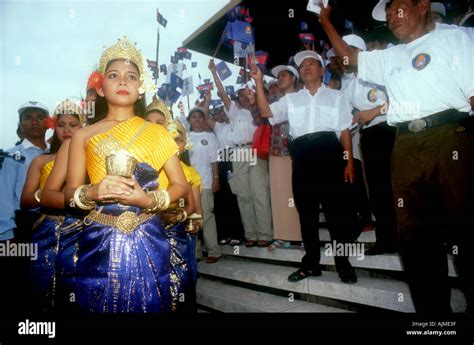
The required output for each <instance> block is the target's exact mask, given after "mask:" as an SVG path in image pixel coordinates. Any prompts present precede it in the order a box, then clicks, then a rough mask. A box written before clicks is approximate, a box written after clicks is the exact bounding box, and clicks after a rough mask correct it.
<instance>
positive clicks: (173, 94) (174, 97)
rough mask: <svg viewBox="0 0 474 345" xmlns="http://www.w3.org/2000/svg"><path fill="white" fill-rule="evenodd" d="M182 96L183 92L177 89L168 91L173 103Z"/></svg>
mask: <svg viewBox="0 0 474 345" xmlns="http://www.w3.org/2000/svg"><path fill="white" fill-rule="evenodd" d="M180 96H181V94H180V93H179V92H178V91H177V90H176V89H171V91H170V92H169V93H168V99H169V100H170V101H171V103H176V102H177V101H178V99H179V97H180Z"/></svg>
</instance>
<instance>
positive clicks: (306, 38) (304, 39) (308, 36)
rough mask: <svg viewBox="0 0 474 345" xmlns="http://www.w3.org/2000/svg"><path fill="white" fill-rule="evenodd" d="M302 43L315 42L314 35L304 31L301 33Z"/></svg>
mask: <svg viewBox="0 0 474 345" xmlns="http://www.w3.org/2000/svg"><path fill="white" fill-rule="evenodd" d="M300 40H301V43H303V44H306V43H314V35H313V34H310V33H308V32H304V33H301V34H300Z"/></svg>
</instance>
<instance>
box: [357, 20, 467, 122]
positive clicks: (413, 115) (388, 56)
mask: <svg viewBox="0 0 474 345" xmlns="http://www.w3.org/2000/svg"><path fill="white" fill-rule="evenodd" d="M420 54H425V55H420ZM423 58H424V60H423ZM358 60H359V64H358V71H359V78H360V79H363V80H366V81H369V82H373V83H376V84H380V85H385V87H386V88H387V93H388V98H389V100H390V104H389V108H388V113H387V119H388V123H389V124H391V125H395V124H397V123H400V122H405V121H412V120H414V119H419V118H423V117H426V116H428V115H431V114H434V113H437V112H440V111H443V110H447V109H457V110H459V111H463V112H469V111H470V110H471V106H470V103H469V98H470V97H472V96H474V82H473V77H474V45H473V44H472V43H471V41H470V40H469V38H468V36H467V35H466V34H465V33H464V32H462V31H461V30H457V29H451V30H434V31H432V32H430V33H428V34H425V35H423V36H422V37H420V38H418V39H416V40H414V41H412V42H410V43H406V44H405V43H404V44H399V45H396V46H394V47H391V48H387V49H385V50H375V51H372V52H360V53H359V55H358ZM423 61H424V63H419V64H417V62H423ZM414 66H418V69H416V68H415V67H414Z"/></svg>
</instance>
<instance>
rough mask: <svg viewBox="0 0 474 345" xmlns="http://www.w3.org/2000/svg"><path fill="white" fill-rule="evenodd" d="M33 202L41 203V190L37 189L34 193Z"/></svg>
mask: <svg viewBox="0 0 474 345" xmlns="http://www.w3.org/2000/svg"><path fill="white" fill-rule="evenodd" d="M35 200H36V201H37V202H38V204H40V203H41V189H38V190H37V191H36V192H35Z"/></svg>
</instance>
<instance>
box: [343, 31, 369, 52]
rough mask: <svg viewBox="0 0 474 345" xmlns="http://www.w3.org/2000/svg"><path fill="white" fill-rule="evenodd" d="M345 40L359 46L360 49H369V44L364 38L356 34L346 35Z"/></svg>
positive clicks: (349, 43)
mask: <svg viewBox="0 0 474 345" xmlns="http://www.w3.org/2000/svg"><path fill="white" fill-rule="evenodd" d="M342 39H343V40H344V42H346V43H347V44H348V45H350V46H353V47H356V48H359V49H360V50H363V51H366V50H367V45H366V44H365V42H364V40H363V39H362V38H361V37H359V36H357V35H354V34H351V35H346V36H344V37H342Z"/></svg>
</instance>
